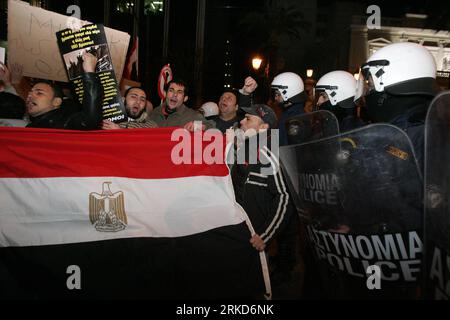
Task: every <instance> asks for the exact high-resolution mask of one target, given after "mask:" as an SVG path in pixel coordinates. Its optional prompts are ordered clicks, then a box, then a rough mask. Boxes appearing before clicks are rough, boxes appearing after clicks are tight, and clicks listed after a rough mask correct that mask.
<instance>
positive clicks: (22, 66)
mask: <svg viewBox="0 0 450 320" xmlns="http://www.w3.org/2000/svg"><path fill="white" fill-rule="evenodd" d="M74 19H75V18H74V17H69V16H65V15H62V14H58V13H55V12H51V11H47V10H44V9H42V8H38V7H33V6H30V5H29V4H28V3H27V2H23V1H17V0H9V1H8V57H9V61H8V64H9V66H10V69H11V71H12V72H13V73H14V70H21V71H22V72H23V73H22V74H23V75H24V76H27V77H33V78H41V79H49V80H56V81H63V82H67V81H68V78H67V75H66V70H65V67H64V64H63V61H62V60H61V57H60V54H59V50H58V44H57V42H56V35H55V34H56V32H58V31H61V30H63V29H66V28H67V27H69V26H70V25H71V24H73V20H74ZM78 21H79V20H78ZM79 23H80V25H86V24H89V23H90V22H88V21H79ZM105 34H106V39H107V41H108V45H109V51H110V54H111V59H112V64H113V66H114V70H115V71H116V79H117V80H118V81H120V79H121V78H122V72H123V67H124V64H125V58H126V54H127V50H128V44H129V41H130V35H129V34H127V33H125V32H121V31H117V30H114V29H110V28H105Z"/></svg>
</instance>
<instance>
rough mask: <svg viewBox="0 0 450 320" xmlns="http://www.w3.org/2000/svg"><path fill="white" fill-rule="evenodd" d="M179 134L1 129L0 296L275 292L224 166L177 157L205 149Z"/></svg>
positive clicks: (165, 296)
mask: <svg viewBox="0 0 450 320" xmlns="http://www.w3.org/2000/svg"><path fill="white" fill-rule="evenodd" d="M179 130H180V129H178V132H179ZM182 130H184V129H182ZM174 132H176V131H174V129H173V128H164V129H151V130H148V129H130V130H112V131H91V132H83V131H70V130H52V129H31V128H1V129H0V142H1V145H2V147H1V148H0V203H1V205H0V279H1V281H2V285H1V286H0V297H3V298H5V297H6V298H150V299H174V298H176V299H184V298H189V299H199V298H201V299H219V298H251V297H258V295H259V297H261V295H260V294H261V293H265V292H267V291H268V290H269V291H270V285H267V278H266V280H264V276H263V273H264V272H267V265H266V264H265V260H264V259H261V257H262V255H260V254H259V253H258V252H256V250H254V249H253V247H252V246H251V245H250V243H249V239H250V237H251V231H249V230H250V229H251V226H249V224H248V222H246V214H245V212H244V211H243V210H242V208H241V207H240V206H239V205H238V204H237V203H236V201H235V198H234V193H233V187H232V183H231V179H230V175H229V170H228V168H227V166H226V165H225V164H220V163H219V164H214V163H213V164H205V163H204V162H202V163H198V162H199V161H192V162H191V161H184V162H191V164H188V163H180V155H181V156H182V157H184V158H183V159H187V158H186V154H184V155H183V154H182V153H183V152H189V151H190V150H192V151H193V152H192V154H190V155H189V156H191V159H192V160H195V159H194V158H195V157H197V160H198V159H199V158H198V157H199V156H200V157H201V153H203V152H205V150H208V148H209V150H210V151H211V149H212V148H211V143H209V142H202V140H200V144H201V145H200V147H199V146H198V145H197V146H195V142H196V141H197V143H198V139H197V140H195V139H196V138H195V137H192V138H191V137H190V134H188V133H187V131H185V132H184V134H182V135H178V137H177V136H176V135H174V134H173V133H174ZM186 134H187V137H188V138H186ZM181 136H183V137H184V138H183V139H184V140H183V139H182V138H180V137H181ZM172 140H174V141H172ZM182 146H184V147H183V148H181V147H182ZM186 146H187V147H186ZM190 147H192V149H190ZM219 149H220V148H216V150H215V151H216V152H218V153H219V154H220V152H221V151H220V150H219ZM213 153H214V152H212V154H213ZM194 162H197V163H198V164H193V163H194ZM263 270H264V271H263ZM265 281H266V285H265V283H264V282H265ZM267 286H268V287H269V288H267Z"/></svg>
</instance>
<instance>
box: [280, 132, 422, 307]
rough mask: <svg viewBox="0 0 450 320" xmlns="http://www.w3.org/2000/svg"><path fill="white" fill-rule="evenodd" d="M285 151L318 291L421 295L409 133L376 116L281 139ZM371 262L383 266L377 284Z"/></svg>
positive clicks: (418, 187) (417, 193)
mask: <svg viewBox="0 0 450 320" xmlns="http://www.w3.org/2000/svg"><path fill="white" fill-rule="evenodd" d="M280 157H281V161H282V163H283V165H284V167H285V168H286V171H287V173H288V176H289V179H290V187H291V188H292V189H293V190H291V194H295V195H294V196H295V198H296V199H295V204H296V206H297V210H298V213H299V215H300V218H301V220H302V222H303V224H304V225H305V227H306V234H307V242H308V246H309V249H310V250H311V251H312V252H313V255H314V261H313V263H312V265H311V264H310V265H309V266H308V265H307V266H306V268H314V269H316V270H317V271H318V273H319V275H318V276H316V277H315V281H316V283H315V286H317V287H319V288H320V292H318V293H317V294H318V295H319V297H321V298H403V299H404V298H416V292H417V287H418V285H419V280H420V279H419V276H420V266H421V255H422V242H421V232H422V230H421V226H422V207H421V201H422V200H421V199H422V182H421V175H420V172H419V167H418V164H417V161H416V159H415V156H414V152H413V147H412V145H411V142H410V140H409V138H408V136H407V135H406V134H405V133H404V132H403V131H402V130H400V129H398V128H397V127H395V126H392V125H389V124H374V125H370V126H367V127H363V128H360V129H356V130H353V131H350V132H347V133H345V134H340V135H337V136H333V137H329V138H325V139H321V140H314V141H310V142H307V143H303V144H298V145H292V146H284V147H281V148H280ZM371 265H377V266H379V267H380V270H381V279H380V281H381V288H380V290H370V289H368V285H367V280H368V279H367V274H366V271H367V270H368V269H367V268H368V267H369V266H371ZM317 282H318V283H317ZM305 298H308V296H305Z"/></svg>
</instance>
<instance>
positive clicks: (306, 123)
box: [286, 110, 339, 145]
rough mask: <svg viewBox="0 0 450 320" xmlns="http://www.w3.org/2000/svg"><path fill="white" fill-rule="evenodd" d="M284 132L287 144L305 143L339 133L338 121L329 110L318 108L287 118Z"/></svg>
mask: <svg viewBox="0 0 450 320" xmlns="http://www.w3.org/2000/svg"><path fill="white" fill-rule="evenodd" d="M286 132H287V136H288V144H289V145H292V144H298V143H305V142H308V141H312V140H317V139H322V138H325V137H330V136H335V135H337V134H339V122H338V120H337V118H336V116H335V115H334V114H332V113H331V112H329V111H326V110H319V111H314V112H310V113H305V114H302V115H299V116H295V117H291V118H289V119H287V121H286Z"/></svg>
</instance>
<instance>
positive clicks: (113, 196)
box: [89, 182, 127, 232]
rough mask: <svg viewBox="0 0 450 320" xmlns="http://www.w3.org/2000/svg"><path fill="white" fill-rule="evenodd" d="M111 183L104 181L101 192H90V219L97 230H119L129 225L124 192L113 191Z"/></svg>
mask: <svg viewBox="0 0 450 320" xmlns="http://www.w3.org/2000/svg"><path fill="white" fill-rule="evenodd" d="M110 184H111V182H103V186H102V193H101V194H99V193H97V192H91V193H90V194H89V219H90V220H91V223H92V224H93V225H94V227H95V229H96V230H97V231H102V232H117V231H121V230H123V229H125V227H126V225H127V215H126V213H125V204H124V195H123V192H122V191H117V192H115V193H112V192H111V189H110Z"/></svg>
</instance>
